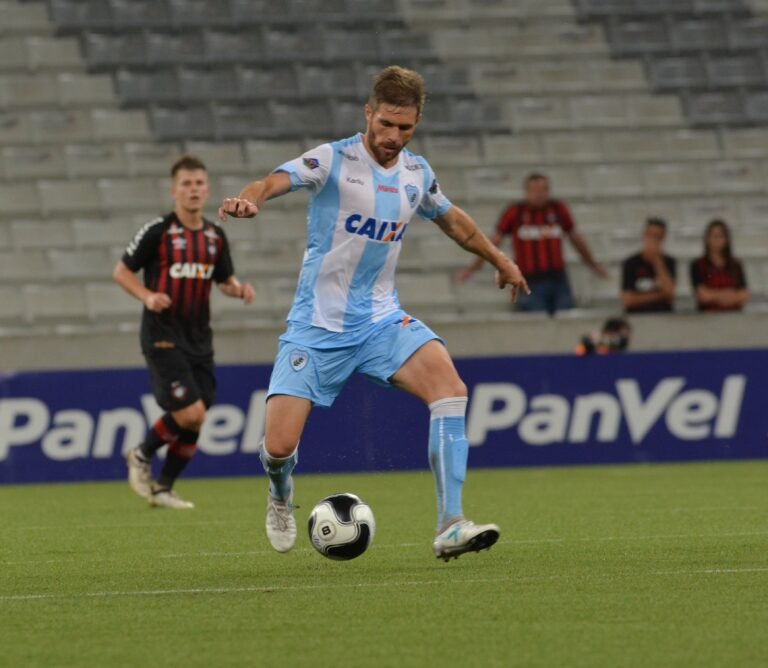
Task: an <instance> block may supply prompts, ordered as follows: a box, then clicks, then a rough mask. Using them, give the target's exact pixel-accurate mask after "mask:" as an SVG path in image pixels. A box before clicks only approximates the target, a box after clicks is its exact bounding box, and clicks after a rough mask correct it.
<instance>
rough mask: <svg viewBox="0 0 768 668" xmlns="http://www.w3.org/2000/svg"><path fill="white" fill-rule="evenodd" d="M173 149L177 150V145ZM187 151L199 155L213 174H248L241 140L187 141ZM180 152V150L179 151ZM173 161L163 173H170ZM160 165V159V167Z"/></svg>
mask: <svg viewBox="0 0 768 668" xmlns="http://www.w3.org/2000/svg"><path fill="white" fill-rule="evenodd" d="M170 148H171V150H173V151H177V148H176V147H175V145H172V146H171V147H170ZM184 150H185V152H186V153H191V154H192V155H196V156H198V157H199V158H200V159H201V160H202V161H203V162H204V163H205V166H206V167H207V168H208V170H209V172H210V173H212V174H222V173H227V174H240V173H242V174H248V172H249V170H248V165H247V164H246V161H245V150H244V146H243V144H242V143H241V142H228V143H222V142H208V141H203V142H201V141H191V142H186V144H185V146H184ZM177 152H178V151H177ZM143 162H144V160H143V158H142V157H138V156H137V167H139V166H140V165H141V164H143ZM170 164H171V163H170V162H168V163H166V167H165V170H164V172H163V174H167V173H168V167H169V165H170ZM159 167H160V164H159V161H158V169H159Z"/></svg>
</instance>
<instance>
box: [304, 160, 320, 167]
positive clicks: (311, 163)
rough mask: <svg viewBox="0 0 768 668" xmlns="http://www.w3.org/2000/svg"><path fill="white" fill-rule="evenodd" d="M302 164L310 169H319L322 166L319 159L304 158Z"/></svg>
mask: <svg viewBox="0 0 768 668" xmlns="http://www.w3.org/2000/svg"><path fill="white" fill-rule="evenodd" d="M302 162H303V163H304V166H305V167H307V168H308V169H317V168H318V167H319V166H320V161H319V160H318V159H317V158H303V159H302Z"/></svg>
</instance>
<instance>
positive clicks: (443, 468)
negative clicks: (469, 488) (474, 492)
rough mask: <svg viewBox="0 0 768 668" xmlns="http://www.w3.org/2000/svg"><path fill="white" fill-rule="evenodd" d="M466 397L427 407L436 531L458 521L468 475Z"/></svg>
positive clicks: (442, 400) (450, 399)
mask: <svg viewBox="0 0 768 668" xmlns="http://www.w3.org/2000/svg"><path fill="white" fill-rule="evenodd" d="M466 409H467V398H466V397H451V398H449V399H440V400H439V401H435V402H434V403H431V404H430V405H429V410H430V422H429V465H430V468H431V469H432V472H433V473H434V475H435V488H436V491H437V530H438V531H442V530H443V529H445V527H446V525H447V524H448V522H449V521H451V520H455V519H461V518H463V517H464V513H463V511H462V508H461V488H462V486H463V485H464V479H465V478H466V475H467V457H468V456H469V443H468V441H467V437H466V434H465V424H464V422H465V421H464V414H465V412H466Z"/></svg>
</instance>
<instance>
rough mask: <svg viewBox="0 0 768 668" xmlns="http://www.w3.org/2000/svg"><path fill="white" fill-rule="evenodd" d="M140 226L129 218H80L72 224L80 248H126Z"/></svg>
mask: <svg viewBox="0 0 768 668" xmlns="http://www.w3.org/2000/svg"><path fill="white" fill-rule="evenodd" d="M145 222H149V219H147V220H146V221H145ZM139 228H140V225H139V224H137V223H134V222H133V221H132V220H128V219H117V220H114V219H111V220H110V219H108V220H103V219H78V220H74V221H73V222H72V225H71V229H72V237H73V240H74V245H75V246H77V247H78V248H92V247H93V248H109V247H118V248H124V247H126V246H127V245H128V242H129V241H130V240H131V239H132V238H133V235H134V234H135V233H136V232H137V231H138V230H139Z"/></svg>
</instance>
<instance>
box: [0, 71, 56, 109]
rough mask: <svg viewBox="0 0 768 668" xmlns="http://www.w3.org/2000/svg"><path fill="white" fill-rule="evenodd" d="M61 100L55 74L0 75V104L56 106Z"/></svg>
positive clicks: (19, 106)
mask: <svg viewBox="0 0 768 668" xmlns="http://www.w3.org/2000/svg"><path fill="white" fill-rule="evenodd" d="M58 102H59V91H58V86H57V81H56V77H55V76H54V75H53V74H37V75H36V76H34V77H30V76H29V75H28V74H5V75H2V76H0V104H2V105H3V106H4V107H6V108H11V109H13V108H25V107H46V106H52V107H55V106H56V105H57V104H58Z"/></svg>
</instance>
